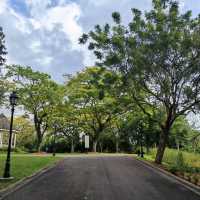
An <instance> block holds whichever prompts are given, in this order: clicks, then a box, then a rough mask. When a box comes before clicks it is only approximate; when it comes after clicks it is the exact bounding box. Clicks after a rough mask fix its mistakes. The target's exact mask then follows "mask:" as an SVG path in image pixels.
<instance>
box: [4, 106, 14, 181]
mask: <svg viewBox="0 0 200 200" xmlns="http://www.w3.org/2000/svg"><path fill="white" fill-rule="evenodd" d="M14 111H15V108H14V105H12V108H11V120H10V134H9V142H8V150H7V159H6V165H5V170H4V175H3V177H4V178H10V164H11V162H10V154H11V146H12V129H13V115H14Z"/></svg>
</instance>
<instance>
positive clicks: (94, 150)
mask: <svg viewBox="0 0 200 200" xmlns="http://www.w3.org/2000/svg"><path fill="white" fill-rule="evenodd" d="M93 152H95V153H96V152H97V141H96V140H94V141H93Z"/></svg>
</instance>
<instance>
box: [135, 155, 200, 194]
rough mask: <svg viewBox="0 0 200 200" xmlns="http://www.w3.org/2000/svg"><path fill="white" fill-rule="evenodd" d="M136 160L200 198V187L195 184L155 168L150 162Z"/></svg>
mask: <svg viewBox="0 0 200 200" xmlns="http://www.w3.org/2000/svg"><path fill="white" fill-rule="evenodd" d="M134 159H135V160H137V161H138V162H140V163H142V164H143V165H145V166H147V167H148V168H151V169H154V170H156V172H158V171H159V172H160V173H162V174H163V175H165V176H166V177H167V178H170V179H171V181H173V182H176V183H178V184H180V185H181V186H183V187H185V188H187V189H188V190H190V191H192V192H194V193H195V194H197V195H199V196H200V187H199V186H197V185H194V184H192V183H190V182H188V181H186V180H184V179H182V178H180V177H178V176H176V175H174V174H172V173H170V172H168V171H166V170H164V169H161V168H160V167H158V166H155V165H153V164H151V163H150V162H148V161H145V160H140V159H138V158H137V157H134Z"/></svg>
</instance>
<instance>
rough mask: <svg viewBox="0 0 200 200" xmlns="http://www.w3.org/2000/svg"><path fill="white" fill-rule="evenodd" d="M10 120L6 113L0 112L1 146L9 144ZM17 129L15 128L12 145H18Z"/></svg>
mask: <svg viewBox="0 0 200 200" xmlns="http://www.w3.org/2000/svg"><path fill="white" fill-rule="evenodd" d="M9 129H10V122H9V120H8V119H7V117H6V116H5V115H4V114H0V148H3V147H7V146H8V139H9ZM16 133H17V131H15V130H13V134H12V143H11V147H12V148H15V147H16V141H17V134H16Z"/></svg>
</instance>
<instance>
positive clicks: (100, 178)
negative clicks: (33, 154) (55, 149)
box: [5, 156, 200, 200]
mask: <svg viewBox="0 0 200 200" xmlns="http://www.w3.org/2000/svg"><path fill="white" fill-rule="evenodd" d="M5 199H6V200H200V196H198V195H197V194H195V193H193V192H192V191H190V190H188V189H186V188H185V187H183V186H182V185H180V184H178V183H176V182H174V181H172V180H171V179H170V178H167V177H166V176H164V175H162V174H160V173H159V172H156V171H155V170H153V169H151V168H149V167H147V166H145V165H144V164H142V163H140V162H139V161H137V160H135V159H134V158H132V157H128V156H117V157H105V156H104V157H89V156H88V157H71V158H66V159H65V160H64V161H63V162H62V163H60V164H59V165H58V166H56V167H55V168H53V169H52V170H50V171H48V172H47V173H46V174H44V175H42V176H40V177H38V178H37V179H35V180H34V181H32V182H31V183H29V184H27V185H25V186H23V187H22V188H21V189H19V190H18V191H16V192H14V193H12V194H10V195H9V196H7V197H6V198H5Z"/></svg>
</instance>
